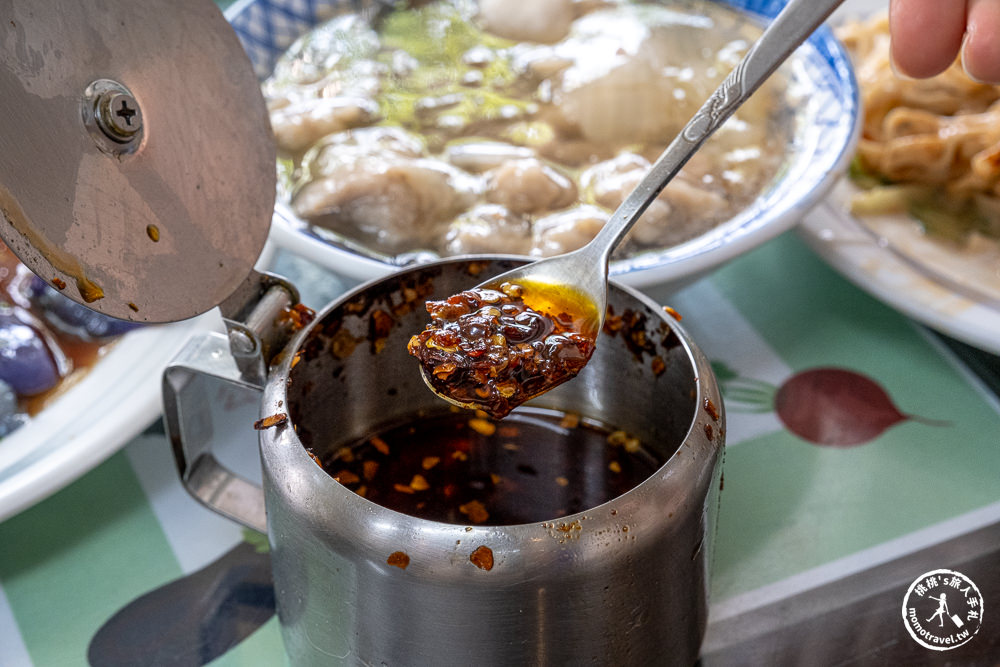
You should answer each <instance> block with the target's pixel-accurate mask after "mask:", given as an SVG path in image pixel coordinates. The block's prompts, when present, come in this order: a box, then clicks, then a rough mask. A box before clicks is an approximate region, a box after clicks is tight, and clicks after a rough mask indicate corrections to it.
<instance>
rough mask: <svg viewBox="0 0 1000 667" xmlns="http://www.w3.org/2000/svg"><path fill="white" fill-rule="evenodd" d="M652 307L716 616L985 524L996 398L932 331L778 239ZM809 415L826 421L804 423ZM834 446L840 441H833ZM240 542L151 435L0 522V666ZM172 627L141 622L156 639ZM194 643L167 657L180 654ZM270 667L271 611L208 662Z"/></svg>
mask: <svg viewBox="0 0 1000 667" xmlns="http://www.w3.org/2000/svg"><path fill="white" fill-rule="evenodd" d="M653 294H654V296H656V294H655V290H654V291H653ZM324 298H325V297H324ZM669 303H670V304H671V305H673V306H674V307H675V308H676V309H677V310H679V311H680V312H681V314H682V315H683V316H684V320H683V322H682V324H683V325H684V326H686V327H687V328H688V329H689V330H690V331H691V333H692V334H693V336H694V338H695V340H696V341H697V342H698V343H699V344H700V345H701V346H702V347H703V348H704V349H705V351H706V353H707V354H708V356H709V357H710V358H711V359H712V361H713V363H714V365H715V367H716V369H717V371H718V374H719V377H720V379H721V380H722V382H723V388H724V395H725V397H726V408H727V416H728V438H729V442H728V447H727V454H726V460H725V469H724V472H725V488H724V491H723V493H722V504H721V510H720V512H721V513H720V522H719V529H718V535H717V539H716V543H715V560H714V568H713V569H714V571H713V574H712V604H713V614H714V615H720V614H721V615H727V614H728V615H731V614H733V613H738V612H739V611H740V610H741V609H745V608H748V605H752V604H753V600H760V599H762V596H763V597H767V598H769V599H776V598H780V597H781V596H783V595H791V594H793V593H795V592H796V591H800V590H802V589H803V588H806V587H808V586H809V585H815V584H817V583H821V582H823V581H831V580H835V579H837V578H838V577H844V576H850V575H851V574H853V573H855V572H857V571H859V570H863V569H864V568H866V567H868V566H871V565H874V564H876V563H880V562H885V561H886V560H889V559H891V558H893V557H894V556H896V555H898V554H902V553H906V552H907V551H912V550H914V549H919V548H921V547H923V546H926V545H928V544H931V543H933V542H934V541H935V540H942V539H945V538H947V537H952V536H954V535H957V534H960V533H962V532H963V531H968V530H971V529H973V528H975V527H976V526H978V525H983V524H984V523H987V522H996V521H998V520H1000V482H998V480H1000V435H998V434H1000V404H998V400H997V397H996V396H995V395H994V394H992V393H991V392H989V391H988V390H987V389H986V388H985V387H984V386H983V385H982V383H981V382H979V381H978V380H977V379H976V377H975V376H974V375H972V374H971V373H970V372H969V371H968V370H967V369H965V367H964V366H962V365H961V364H960V363H959V362H958V360H957V359H956V358H955V357H954V355H953V354H952V353H951V352H950V351H949V349H948V348H947V347H945V346H943V345H942V344H941V343H940V341H939V339H937V338H936V337H935V336H933V335H931V334H929V333H928V332H926V331H925V330H923V329H922V328H920V327H918V326H916V325H914V324H912V323H911V322H909V321H908V320H906V319H905V318H903V317H902V316H900V315H898V314H896V313H895V312H894V311H892V310H890V309H888V308H886V307H884V306H883V305H881V304H880V303H878V302H876V301H874V300H873V299H871V298H870V297H868V296H867V295H866V294H865V293H863V292H862V291H860V290H858V289H857V288H855V287H853V286H852V285H850V284H849V283H847V282H846V281H844V280H843V279H841V278H840V277H838V276H837V275H836V274H835V273H833V272H832V271H831V270H830V269H829V268H827V267H826V265H824V264H823V263H821V262H820V261H819V260H818V259H817V258H816V257H815V256H814V255H813V254H812V253H811V252H810V251H809V250H808V249H807V248H806V247H805V246H804V245H803V244H802V243H801V242H800V241H799V240H798V239H797V237H796V236H794V234H786V235H784V236H782V237H780V238H778V239H777V240H775V241H773V242H771V243H768V244H767V245H765V246H763V247H761V248H759V249H757V250H755V251H754V252H751V253H750V254H748V255H746V256H744V257H742V258H740V259H739V260H737V261H735V262H733V263H732V264H730V265H728V266H727V267H725V268H724V269H722V270H721V271H719V272H717V273H716V274H714V275H713V276H711V277H710V278H708V279H705V280H702V281H701V282H699V283H696V284H695V285H693V286H691V287H689V288H687V289H685V290H684V291H683V292H681V293H680V294H677V295H673V296H671V297H670V298H669ZM831 378H833V379H831ZM806 380H813V381H814V382H812V383H810V382H808V381H806ZM820 381H828V382H833V383H834V384H836V385H837V386H844V396H845V397H849V396H858V395H860V393H861V392H862V391H868V392H869V393H867V394H864V396H865V398H864V399H863V400H862V401H861V402H860V403H858V404H854V405H852V404H850V403H849V402H848V403H846V404H844V403H838V400H839V399H829V400H830V402H828V403H826V404H821V403H818V402H817V401H819V400H820V399H819V398H817V396H818V395H817V394H816V393H815V386H817V385H816V382H820ZM779 405H780V407H779V408H778V409H776V406H779ZM803 405H805V406H806V407H805V408H803V409H804V410H805V412H801V411H799V410H798V408H800V407H801V406H803ZM845 406H846V407H845ZM809 410H812V411H813V412H814V413H815V412H816V411H819V412H822V413H823V414H825V415H827V419H826V420H825V421H823V422H822V423H821V424H818V425H817V424H811V425H803V424H802V423H800V422H802V420H803V418H802V414H807V413H808V412H809ZM789 415H798V416H797V417H796V416H789ZM797 433H798V434H797ZM241 437H242V436H241ZM247 437H249V438H251V439H252V437H253V436H252V431H251V432H250V435H249V436H247ZM813 440H825V441H826V444H817V443H816V442H812V441H813ZM848 441H855V442H856V444H854V446H849V447H848V446H838V445H843V444H844V443H846V442H848ZM247 445H248V446H250V447H252V442H249V443H247ZM243 539H244V535H243V533H242V532H241V531H240V530H239V529H238V528H236V527H235V526H233V525H231V524H229V523H227V522H226V521H224V520H222V519H220V518H218V517H216V516H214V515H212V514H211V513H210V512H209V511H208V510H205V509H203V508H202V507H201V506H200V505H198V504H197V503H195V502H194V501H193V500H191V499H190V498H188V497H187V496H186V494H185V493H184V491H183V490H182V488H181V486H180V484H179V483H178V482H177V480H176V478H175V476H174V471H173V464H172V461H171V456H170V452H169V445H168V443H167V441H166V438H165V437H164V436H163V434H162V432H161V431H159V430H157V429H156V428H155V427H154V428H152V429H150V430H148V431H147V432H146V433H145V434H143V435H142V436H141V437H139V438H137V439H136V440H135V441H133V442H131V443H130V444H128V445H127V446H126V448H125V449H124V450H123V451H122V452H120V453H118V454H116V455H114V456H113V457H112V458H110V459H109V460H108V461H106V462H105V463H103V464H102V465H100V466H98V467H97V468H96V469H94V470H93V471H92V472H90V473H89V474H87V475H85V476H83V477H82V478H81V479H79V480H78V481H77V482H75V483H73V484H72V485H70V486H69V487H67V488H65V489H64V490H62V491H60V492H59V493H57V494H55V495H54V496H52V497H50V498H49V499H47V500H45V501H43V502H41V503H40V504H38V505H36V506H35V507H33V508H31V509H29V510H27V511H25V512H23V513H21V514H20V515H18V516H15V517H14V518H11V519H9V520H8V521H6V522H4V523H2V524H0V665H3V666H4V667H19V666H20V665H31V664H34V665H38V666H40V667H50V666H61V665H85V664H87V661H88V658H87V651H88V646H89V645H90V644H91V641H92V640H93V638H94V637H95V634H96V633H98V631H99V629H100V628H101V627H102V625H103V624H104V623H105V622H106V621H107V620H108V619H109V618H110V617H111V616H112V615H113V614H114V613H115V612H116V611H117V610H119V609H121V608H122V607H123V606H125V605H127V604H128V603H130V602H131V601H133V600H135V599H136V598H137V597H139V596H141V595H142V594H144V593H146V592H148V591H150V590H152V589H154V588H157V587H159V586H161V585H163V584H166V583H168V582H170V581H173V580H176V579H178V578H180V577H183V576H184V575H185V574H188V573H191V572H194V571H197V570H199V569H200V568H202V567H204V566H206V565H208V564H210V563H212V562H226V559H227V558H232V557H233V556H232V554H233V553H234V548H236V547H237V545H239V544H240V543H241V542H242V541H243ZM220 559H221V560H220ZM946 566H947V565H946V564H942V567H946ZM916 574H919V573H916ZM994 604H995V603H994ZM169 630H170V627H169V626H162V627H160V628H156V627H155V626H154V627H151V628H149V631H150V633H152V634H153V635H156V637H157V641H167V640H169V639H170V637H165V636H164V635H167V634H169ZM184 639H187V638H186V637H183V636H179V637H178V638H177V640H176V641H177V642H178V643H181V642H182V641H183V640H184ZM193 650H194V649H193V648H192V647H190V646H180V647H179V648H178V651H179V653H183V654H185V655H188V657H189V658H190V657H191V656H190V653H191V652H192V651H193ZM105 657H106V656H105ZM96 658H101V656H96ZM98 662H99V661H98V660H96V659H95V664H97V663H98ZM285 662H286V660H285V657H284V654H283V651H282V646H281V641H280V636H279V632H278V627H277V622H276V620H275V619H274V617H271V618H270V620H268V621H267V622H266V623H264V624H263V625H262V626H261V627H260V628H259V629H257V630H256V631H255V632H252V633H251V634H250V635H249V636H248V637H247V638H246V639H244V640H243V641H242V642H240V643H238V644H237V645H236V646H235V647H234V648H232V649H231V650H229V651H228V652H226V653H225V654H223V655H221V656H220V657H218V658H216V659H215V660H214V662H213V663H212V664H218V665H281V664H284V663H285ZM103 664H108V663H106V662H105V663H103ZM178 664H201V663H200V662H198V661H197V656H195V658H193V659H192V660H188V661H181V662H178Z"/></svg>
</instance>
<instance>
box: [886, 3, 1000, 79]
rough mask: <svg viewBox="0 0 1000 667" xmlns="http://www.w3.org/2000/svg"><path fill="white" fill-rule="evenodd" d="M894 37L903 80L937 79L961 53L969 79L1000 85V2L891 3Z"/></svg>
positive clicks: (895, 56) (894, 53) (894, 57)
mask: <svg viewBox="0 0 1000 667" xmlns="http://www.w3.org/2000/svg"><path fill="white" fill-rule="evenodd" d="M889 33H890V35H891V48H890V53H891V55H892V61H893V63H894V64H895V66H896V69H897V70H898V71H899V72H900V73H901V74H904V75H907V76H911V77H914V78H921V79H922V78H927V77H930V76H934V75H935V74H939V73H940V72H943V71H944V70H945V69H947V67H948V66H949V65H951V63H952V62H954V60H955V56H956V55H958V54H959V53H961V56H962V65H963V66H964V67H965V71H966V73H967V74H968V75H969V76H970V77H972V78H973V79H975V80H977V81H982V82H984V83H1000V0H890V3H889Z"/></svg>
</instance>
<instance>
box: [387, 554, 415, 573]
mask: <svg viewBox="0 0 1000 667" xmlns="http://www.w3.org/2000/svg"><path fill="white" fill-rule="evenodd" d="M385 562H386V564H387V565H392V566H393V567H398V568H399V569H400V570H405V569H406V566H407V565H409V564H410V557H409V556H408V555H406V552H405V551H393V552H392V553H391V554H389V557H388V558H386V559H385Z"/></svg>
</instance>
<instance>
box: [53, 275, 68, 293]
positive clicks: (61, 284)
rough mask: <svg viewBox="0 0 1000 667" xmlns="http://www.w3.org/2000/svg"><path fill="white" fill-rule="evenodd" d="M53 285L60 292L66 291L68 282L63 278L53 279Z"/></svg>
mask: <svg viewBox="0 0 1000 667" xmlns="http://www.w3.org/2000/svg"><path fill="white" fill-rule="evenodd" d="M52 285H53V287H55V288H56V289H58V290H63V289H66V282H65V281H64V280H63V279H62V278H59V277H56V278H53V279H52Z"/></svg>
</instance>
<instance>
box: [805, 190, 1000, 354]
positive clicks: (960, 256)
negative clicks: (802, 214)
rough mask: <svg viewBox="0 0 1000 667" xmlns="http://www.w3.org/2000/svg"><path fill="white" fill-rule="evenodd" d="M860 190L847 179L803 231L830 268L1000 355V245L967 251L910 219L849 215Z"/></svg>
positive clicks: (912, 313) (811, 215) (928, 321)
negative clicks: (930, 235) (851, 201)
mask: <svg viewBox="0 0 1000 667" xmlns="http://www.w3.org/2000/svg"><path fill="white" fill-rule="evenodd" d="M854 191H855V189H854V187H853V186H852V185H851V184H849V183H847V182H846V179H844V180H842V181H841V182H840V183H838V184H837V186H836V187H835V188H834V190H833V192H832V193H831V195H830V197H829V198H828V199H827V200H826V201H824V202H823V203H822V204H820V205H819V206H817V207H816V208H814V209H813V210H812V211H811V212H810V213H809V214H808V215H807V216H806V218H805V220H804V221H803V223H802V225H801V226H800V227H799V231H800V234H801V235H802V237H803V238H804V239H805V240H806V242H807V243H808V244H809V245H810V246H811V247H812V248H813V250H815V251H816V252H817V253H818V254H819V255H820V256H821V257H823V258H824V259H825V260H826V261H827V262H828V263H829V264H830V265H831V266H833V267H834V268H835V269H837V270H838V271H839V272H840V273H842V274H843V275H844V276H845V277H846V278H848V279H849V280H851V281H852V282H853V283H855V284H856V285H858V286H859V287H861V288H862V289H864V290H865V291H867V292H868V293H870V294H871V295H872V296H874V297H875V298H877V299H879V300H880V301H882V302H884V303H886V304H888V305H889V306H892V307H893V308H895V309H897V310H899V311H900V312H902V313H904V314H905V315H907V316H909V317H911V318H913V319H914V320H917V321H918V322H921V323H923V324H926V325H927V326H929V327H931V328H932V329H935V330H937V331H940V332H941V333H943V334H945V335H948V336H951V337H953V338H957V339H958V340H961V341H963V342H966V343H968V344H970V345H973V346H975V347H978V348H980V349H983V350H986V351H988V352H992V353H993V354H1000V244H998V245H997V246H996V247H995V248H988V249H984V250H982V251H980V252H972V251H962V250H960V249H957V248H953V247H950V246H949V245H948V244H947V243H945V242H938V241H935V240H934V239H932V238H928V237H926V236H924V235H923V234H922V233H921V232H920V230H919V226H918V225H917V223H916V222H915V221H914V220H912V219H910V218H908V217H907V216H901V215H899V216H878V217H873V218H866V219H865V220H864V222H862V221H861V220H858V219H856V218H855V217H853V216H851V215H850V214H849V213H848V209H847V204H848V201H849V199H850V196H851V194H852V193H853V192H854Z"/></svg>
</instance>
